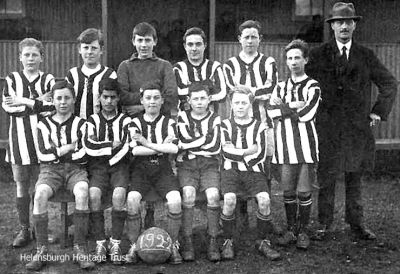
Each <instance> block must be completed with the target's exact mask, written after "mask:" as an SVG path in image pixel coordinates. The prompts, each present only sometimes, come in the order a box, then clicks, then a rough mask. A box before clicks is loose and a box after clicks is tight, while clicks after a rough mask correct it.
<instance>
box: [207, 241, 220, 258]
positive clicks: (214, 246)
mask: <svg viewBox="0 0 400 274" xmlns="http://www.w3.org/2000/svg"><path fill="white" fill-rule="evenodd" d="M207 259H208V260H209V261H211V262H218V261H220V260H221V254H220V253H219V248H218V243H217V238H215V237H210V242H209V244H208V248H207Z"/></svg>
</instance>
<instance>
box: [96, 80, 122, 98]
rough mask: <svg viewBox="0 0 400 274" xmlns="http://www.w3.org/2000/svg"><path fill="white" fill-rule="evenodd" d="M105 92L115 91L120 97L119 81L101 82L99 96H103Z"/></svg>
mask: <svg viewBox="0 0 400 274" xmlns="http://www.w3.org/2000/svg"><path fill="white" fill-rule="evenodd" d="M104 90H113V91H115V92H116V93H117V95H119V93H120V89H119V84H118V81H117V79H112V78H104V79H102V80H101V81H100V82H99V94H100V95H101V94H102V93H103V91H104Z"/></svg>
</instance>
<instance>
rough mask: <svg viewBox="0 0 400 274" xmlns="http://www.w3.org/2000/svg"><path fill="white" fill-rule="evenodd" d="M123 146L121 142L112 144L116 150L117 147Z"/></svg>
mask: <svg viewBox="0 0 400 274" xmlns="http://www.w3.org/2000/svg"><path fill="white" fill-rule="evenodd" d="M121 144H122V143H121V142H120V141H113V142H112V148H113V149H114V148H116V147H119V146H120V145H121Z"/></svg>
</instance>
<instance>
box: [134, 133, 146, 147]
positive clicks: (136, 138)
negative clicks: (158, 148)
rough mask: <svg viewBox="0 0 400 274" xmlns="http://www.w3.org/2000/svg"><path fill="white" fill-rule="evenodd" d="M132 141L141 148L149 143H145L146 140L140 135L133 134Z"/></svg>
mask: <svg viewBox="0 0 400 274" xmlns="http://www.w3.org/2000/svg"><path fill="white" fill-rule="evenodd" d="M132 139H133V140H135V141H136V142H138V143H141V144H142V146H147V144H148V143H149V141H147V139H146V138H144V137H143V136H142V135H141V134H139V133H135V134H133V136H132Z"/></svg>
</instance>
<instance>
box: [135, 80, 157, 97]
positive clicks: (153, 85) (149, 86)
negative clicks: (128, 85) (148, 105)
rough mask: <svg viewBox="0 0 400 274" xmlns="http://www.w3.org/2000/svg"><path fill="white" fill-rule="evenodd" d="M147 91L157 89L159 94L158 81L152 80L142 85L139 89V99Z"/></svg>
mask: <svg viewBox="0 0 400 274" xmlns="http://www.w3.org/2000/svg"><path fill="white" fill-rule="evenodd" d="M149 89H157V90H159V91H160V93H161V83H160V81H158V80H154V81H149V82H146V83H144V84H143V85H142V86H141V87H140V97H142V96H143V93H144V92H145V91H146V90H149Z"/></svg>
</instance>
